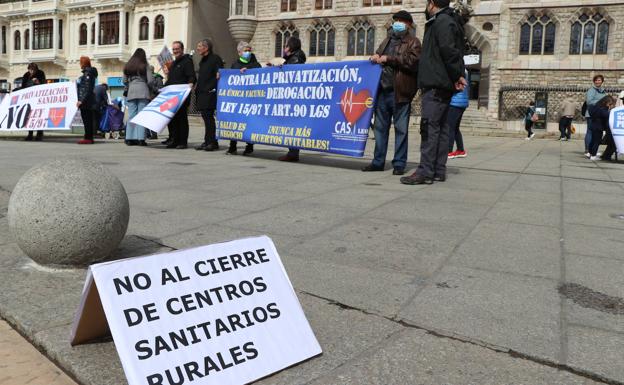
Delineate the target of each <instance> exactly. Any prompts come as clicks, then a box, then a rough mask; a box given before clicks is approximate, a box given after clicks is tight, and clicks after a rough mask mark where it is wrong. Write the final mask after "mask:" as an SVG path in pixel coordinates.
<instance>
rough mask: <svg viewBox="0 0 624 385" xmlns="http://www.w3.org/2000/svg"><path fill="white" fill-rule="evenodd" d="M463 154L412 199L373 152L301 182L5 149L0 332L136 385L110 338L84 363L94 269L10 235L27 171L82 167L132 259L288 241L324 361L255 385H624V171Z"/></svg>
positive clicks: (197, 154)
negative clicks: (368, 168)
mask: <svg viewBox="0 0 624 385" xmlns="http://www.w3.org/2000/svg"><path fill="white" fill-rule="evenodd" d="M201 131H202V130H201V129H200V128H199V127H192V129H191V137H192V141H193V140H194V142H195V143H196V144H198V143H199V139H200V137H201V135H202V132H201ZM410 135H411V139H410V153H409V160H410V161H411V163H410V164H409V168H410V169H411V170H412V169H413V168H414V167H415V166H416V162H417V161H418V158H419V153H418V143H419V138H418V137H417V135H416V131H413V132H411V133H410ZM464 139H465V142H466V149H467V151H468V157H467V158H465V159H454V160H450V161H449V170H448V179H447V181H446V182H444V183H435V184H434V185H432V186H405V185H401V184H400V183H399V177H398V176H393V175H392V168H391V166H390V164H389V162H388V165H387V170H386V171H385V172H370V173H363V172H361V171H360V168H361V167H362V166H365V165H366V164H368V162H370V158H371V153H372V149H373V145H374V142H373V141H370V142H369V144H368V148H367V156H366V159H351V158H346V157H341V156H333V155H327V154H318V153H311V152H302V155H301V162H300V163H297V164H290V163H283V162H278V161H277V160H276V159H277V158H278V156H280V155H282V154H284V153H285V150H284V149H281V148H276V147H267V146H257V148H256V152H254V154H253V156H251V157H244V156H226V155H224V152H223V151H224V150H225V147H226V146H224V144H225V142H222V148H223V151H219V152H214V153H208V152H204V151H194V150H192V149H188V150H165V149H163V146H161V145H152V146H149V147H127V146H125V145H123V143H122V142H120V141H99V142H98V143H97V144H95V145H93V146H78V145H75V144H73V143H74V140H73V139H70V138H63V137H54V138H52V137H50V138H46V141H44V142H42V143H35V142H21V141H16V140H12V139H7V140H0V162H1V164H2V166H1V167H2V168H1V170H2V171H1V172H0V317H1V318H2V319H4V320H6V322H8V324H10V325H11V326H12V327H13V328H15V329H16V330H18V331H19V332H20V333H21V334H22V335H24V336H25V337H26V338H27V339H28V340H29V341H30V342H31V343H32V344H33V345H34V346H35V347H36V348H38V349H39V350H40V351H41V352H43V353H44V354H45V355H46V356H47V357H48V358H49V359H50V360H51V361H52V362H54V363H56V364H57V365H58V366H59V367H60V368H62V370H64V371H65V372H66V373H68V374H69V375H70V376H71V377H72V378H73V379H74V380H76V381H77V382H78V383H80V384H82V385H110V384H120V385H123V384H125V383H126V380H125V377H124V375H123V371H122V369H121V364H120V362H119V359H118V356H117V353H116V351H115V348H114V345H113V342H112V341H111V339H110V338H109V339H107V340H104V341H99V342H97V343H92V344H87V345H81V346H78V347H74V348H72V347H71V346H70V345H69V334H70V327H71V323H72V320H73V317H74V313H75V311H76V309H77V307H78V302H79V299H80V295H81V290H82V286H83V284H84V278H85V270H84V269H50V268H42V267H40V266H37V265H35V264H34V263H33V262H32V261H31V260H30V259H29V258H28V257H26V256H25V255H24V254H23V253H22V252H21V251H20V249H19V248H18V247H17V245H16V244H15V243H14V241H13V240H12V239H11V236H10V234H9V232H8V225H7V219H6V213H7V205H8V200H9V196H10V193H11V191H12V189H13V188H14V186H15V184H16V183H17V181H18V180H19V178H20V177H21V176H22V175H23V174H24V172H26V171H27V170H28V169H29V168H30V167H32V166H33V165H35V164H39V163H41V162H45V161H47V160H49V159H52V158H54V157H57V156H81V157H86V158H89V159H92V160H95V161H98V162H101V163H103V164H105V165H106V166H107V167H109V169H110V170H111V172H112V173H113V174H115V175H116V176H118V177H119V179H120V180H121V182H122V183H123V185H124V186H125V188H126V191H127V193H128V196H129V199H130V210H131V215H130V225H129V228H128V232H127V235H126V238H125V239H124V241H123V242H122V245H121V247H120V249H119V252H118V257H119V258H126V257H131V256H137V255H146V254H153V253H160V252H166V251H170V250H173V249H182V248H188V247H193V246H200V245H205V244H210V243H216V242H221V241H226V240H231V239H238V238H242V237H247V236H255V235H260V234H266V235H268V236H270V237H271V238H272V239H273V241H274V242H275V245H276V247H277V250H278V252H279V253H280V255H281V258H282V260H283V262H284V265H285V267H286V270H287V272H288V275H289V277H290V279H291V281H292V283H293V285H294V287H295V290H296V292H297V295H298V297H299V300H300V301H301V304H302V306H303V309H304V311H305V314H306V316H307V318H308V320H309V321H310V324H311V326H312V329H313V330H314V332H315V334H316V336H317V338H318V340H319V343H320V344H321V346H322V348H323V351H324V353H323V355H321V356H319V357H317V358H313V359H311V360H309V361H306V362H304V363H302V364H299V365H297V366H294V367H292V368H290V369H288V370H285V371H282V372H280V373H277V374H275V375H273V376H270V377H268V378H265V379H263V380H261V381H259V382H258V383H259V384H262V385H268V384H315V385H316V384H319V385H320V384H336V385H341V384H397V385H399V384H401V385H405V384H432V385H440V384H457V385H465V384H475V385H484V384H531V385H532V384H549V385H553V384H565V385H575V384H579V385H580V384H594V383H608V384H624V299H623V298H624V253H623V252H622V248H624V199H623V197H624V163H618V164H616V163H606V162H591V161H589V160H587V159H586V158H584V157H583V156H582V150H583V144H582V141H579V140H575V141H571V142H558V141H555V140H550V139H543V140H534V141H525V140H524V139H522V138H519V137H518V138H497V137H465V138H464ZM391 143H392V140H391ZM239 145H240V147H241V149H240V151H239V152H242V147H243V144H242V143H241V144H239ZM389 153H392V150H391V149H390V151H389ZM93 204H94V205H97V204H98V202H93ZM94 236H98V235H97V234H94ZM0 326H2V324H0ZM8 332H11V330H10V329H8V328H2V329H0V336H1V337H0V341H4V340H5V335H6V333H8ZM0 354H5V353H4V351H3V350H2V348H0ZM8 356H11V354H10V352H9V353H8ZM13 357H14V358H16V357H15V354H14V355H13ZM5 362H12V361H11V360H10V359H7V360H6V361H5ZM33 365H37V364H35V363H34V361H33ZM0 368H1V372H2V374H0V384H2V385H5V384H6V385H21V384H26V383H27V382H26V381H24V382H13V380H11V381H9V382H7V380H6V378H11V374H10V373H12V372H14V371H17V370H22V369H20V367H18V365H17V364H15V365H11V364H9V365H8V367H6V366H2V364H0ZM6 373H9V375H8V376H9V377H6V376H7V375H6ZM3 376H4V377H3ZM49 383H52V382H51V381H50V382H49ZM59 383H60V382H59Z"/></svg>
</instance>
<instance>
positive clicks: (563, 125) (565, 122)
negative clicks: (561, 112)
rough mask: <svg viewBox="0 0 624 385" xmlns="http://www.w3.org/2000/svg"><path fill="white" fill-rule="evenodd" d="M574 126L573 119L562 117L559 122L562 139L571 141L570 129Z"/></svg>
mask: <svg viewBox="0 0 624 385" xmlns="http://www.w3.org/2000/svg"><path fill="white" fill-rule="evenodd" d="M571 126H572V118H568V117H565V116H564V117H562V118H561V119H560V120H559V132H561V137H562V138H567V139H570V127H571Z"/></svg>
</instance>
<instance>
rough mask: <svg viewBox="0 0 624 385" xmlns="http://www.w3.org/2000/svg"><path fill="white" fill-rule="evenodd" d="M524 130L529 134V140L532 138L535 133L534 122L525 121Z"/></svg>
mask: <svg viewBox="0 0 624 385" xmlns="http://www.w3.org/2000/svg"><path fill="white" fill-rule="evenodd" d="M524 129H525V130H526V132H527V138H530V137H531V134H532V133H533V121H532V120H525V121H524Z"/></svg>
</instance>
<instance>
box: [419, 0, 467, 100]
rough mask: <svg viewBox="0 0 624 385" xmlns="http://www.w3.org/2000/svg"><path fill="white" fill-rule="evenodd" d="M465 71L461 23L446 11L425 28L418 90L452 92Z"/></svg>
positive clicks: (460, 19)
mask: <svg viewBox="0 0 624 385" xmlns="http://www.w3.org/2000/svg"><path fill="white" fill-rule="evenodd" d="M464 71H465V70H464V28H463V20H462V18H461V17H459V15H457V14H456V13H455V12H454V11H453V9H451V8H448V7H447V8H444V9H442V10H440V11H439V12H438V13H436V14H435V15H433V16H432V17H431V19H429V20H428V21H427V23H426V24H425V36H424V38H423V48H422V54H421V56H420V64H419V66H418V74H419V77H418V87H419V88H421V89H425V90H429V89H440V90H448V91H451V92H455V83H456V82H457V81H458V80H459V78H461V77H462V76H464Z"/></svg>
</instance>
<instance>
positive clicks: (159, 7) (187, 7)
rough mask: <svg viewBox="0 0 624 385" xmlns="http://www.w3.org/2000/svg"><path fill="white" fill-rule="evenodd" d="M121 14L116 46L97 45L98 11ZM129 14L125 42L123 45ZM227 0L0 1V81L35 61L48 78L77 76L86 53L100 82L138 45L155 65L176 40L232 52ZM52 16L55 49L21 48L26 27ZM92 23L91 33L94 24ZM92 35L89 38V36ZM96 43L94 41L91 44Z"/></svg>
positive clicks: (117, 69)
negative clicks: (159, 23) (159, 31)
mask: <svg viewBox="0 0 624 385" xmlns="http://www.w3.org/2000/svg"><path fill="white" fill-rule="evenodd" d="M113 11H117V12H120V22H119V44H112V45H100V44H98V42H99V36H98V34H99V15H100V14H101V13H105V12H113ZM126 14H127V15H128V23H127V26H128V44H125V43H126V42H125V35H126V22H125V17H126ZM158 15H162V16H163V17H164V19H165V28H164V37H163V38H162V39H156V38H155V36H154V28H155V21H156V17H157V16H158ZM227 15H228V0H215V1H210V2H208V1H205V0H110V1H106V2H102V1H98V0H91V1H85V0H45V1H41V2H32V1H31V0H22V1H13V2H10V3H3V4H0V27H1V26H6V28H7V29H8V33H7V35H8V36H7V53H6V54H2V53H1V51H0V80H8V81H10V82H13V81H14V80H15V79H16V78H18V77H21V76H22V75H23V74H24V72H26V67H27V65H28V63H30V62H36V63H37V64H38V65H39V67H40V68H41V69H42V70H43V71H45V73H46V76H47V78H48V79H59V78H66V79H70V80H73V79H76V78H77V77H78V76H80V65H79V60H80V57H81V56H89V57H90V58H91V60H92V63H93V65H94V66H95V67H96V68H97V69H98V72H99V75H100V76H99V81H100V82H106V81H107V79H108V78H111V77H120V76H122V71H123V66H124V64H125V62H126V61H127V60H128V59H129V58H130V56H131V55H132V53H133V52H134V51H135V50H136V49H137V48H139V47H140V48H143V49H144V50H145V51H146V53H147V55H148V59H149V61H150V62H151V64H152V65H154V67H155V68H156V69H159V66H158V62H157V60H156V57H157V55H158V54H159V53H160V51H161V50H162V48H163V47H164V46H165V45H167V46H168V47H171V43H172V42H173V41H175V40H181V41H183V42H184V44H185V48H186V51H187V52H190V51H191V50H193V49H194V48H195V43H196V42H197V41H199V40H201V39H203V38H206V37H207V38H211V39H213V40H214V41H215V42H217V49H220V50H223V51H224V52H232V51H235V44H236V43H235V42H234V41H233V39H232V38H231V36H230V32H229V30H228V26H227V23H226V19H227ZM142 17H147V18H148V19H149V29H148V39H147V40H139V21H140V20H141V18H142ZM43 19H53V20H54V22H53V25H54V36H53V48H51V49H40V50H35V49H33V47H32V42H31V44H30V47H29V49H28V50H26V49H24V33H25V31H26V29H29V30H30V37H31V40H32V36H33V21H35V20H43ZM58 20H63V47H62V48H59V36H58ZM83 23H85V24H86V25H87V44H86V45H79V38H80V25H81V24H83ZM93 23H95V35H94V34H93V33H92V27H91V26H92V24H93ZM15 31H20V34H21V49H20V50H16V49H15V47H14V41H13V40H14V39H13V36H14V33H15ZM92 39H93V40H92ZM92 41H94V43H92Z"/></svg>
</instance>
